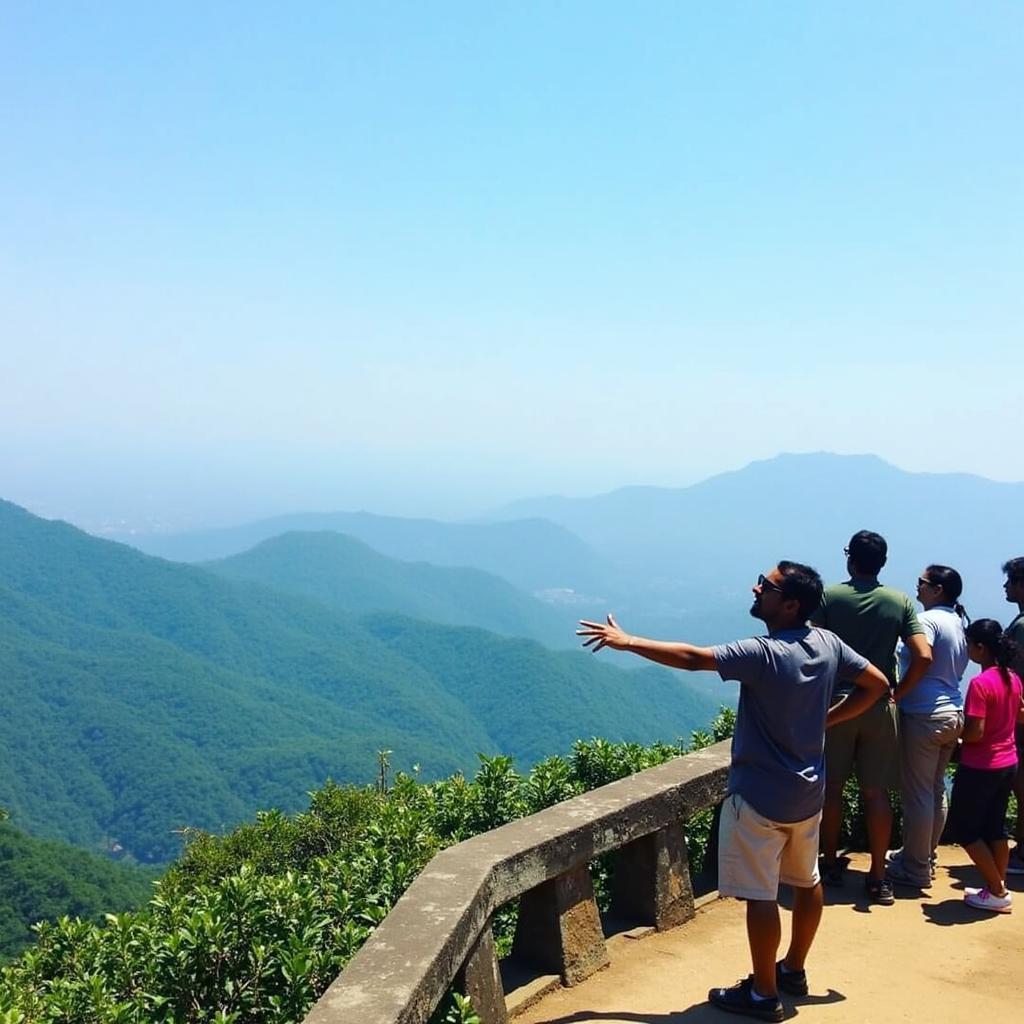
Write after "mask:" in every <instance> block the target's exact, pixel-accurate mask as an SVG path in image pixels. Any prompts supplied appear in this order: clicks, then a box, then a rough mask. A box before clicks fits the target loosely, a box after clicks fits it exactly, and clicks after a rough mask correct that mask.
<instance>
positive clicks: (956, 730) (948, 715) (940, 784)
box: [900, 711, 964, 885]
mask: <svg viewBox="0 0 1024 1024" xmlns="http://www.w3.org/2000/svg"><path fill="white" fill-rule="evenodd" d="M963 724H964V716H963V712H960V711H941V712H935V713H934V714H930V715H915V714H908V713H906V712H902V711H901V712H900V769H901V776H902V778H901V784H900V789H901V792H902V796H903V853H902V856H901V858H900V860H901V861H902V866H903V869H904V871H905V872H906V874H907V875H908V876H910V877H911V878H913V879H915V880H916V881H919V882H921V883H922V884H923V885H928V884H930V882H931V859H932V854H933V853H934V852H935V848H936V847H937V846H938V845H939V837H940V836H941V835H942V830H943V828H945V825H946V806H947V805H946V766H947V765H948V764H949V759H950V758H951V757H952V756H953V751H954V749H955V748H956V741H957V738H958V737H959V735H960V731H961V729H963Z"/></svg>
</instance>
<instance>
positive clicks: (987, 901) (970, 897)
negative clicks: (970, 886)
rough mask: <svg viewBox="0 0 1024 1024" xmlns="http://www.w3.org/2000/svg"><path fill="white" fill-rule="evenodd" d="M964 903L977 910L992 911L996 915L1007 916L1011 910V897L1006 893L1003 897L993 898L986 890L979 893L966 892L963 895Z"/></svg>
mask: <svg viewBox="0 0 1024 1024" xmlns="http://www.w3.org/2000/svg"><path fill="white" fill-rule="evenodd" d="M964 903H966V904H967V905H968V906H969V907H975V908H976V909H978V910H992V911H995V913H997V914H1008V913H1010V911H1011V910H1013V896H1012V894H1011V893H1010V892H1007V893H1006V895H1005V896H993V895H992V893H990V892H989V891H988V889H982V890H981V892H971V891H968V892H966V893H965V894H964Z"/></svg>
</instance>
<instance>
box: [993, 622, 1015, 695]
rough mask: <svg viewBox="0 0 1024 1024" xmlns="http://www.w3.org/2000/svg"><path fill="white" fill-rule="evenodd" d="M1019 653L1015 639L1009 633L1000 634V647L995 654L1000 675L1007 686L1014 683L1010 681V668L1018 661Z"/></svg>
mask: <svg viewBox="0 0 1024 1024" xmlns="http://www.w3.org/2000/svg"><path fill="white" fill-rule="evenodd" d="M1017 651H1018V645H1017V642H1016V641H1015V640H1014V639H1013V637H1011V636H1010V634H1009V633H1002V634H1000V636H999V646H998V648H997V649H996V650H995V651H994V652H993V653H994V654H995V656H996V664H997V665H998V666H999V674H1000V675H1001V676H1002V677H1003V682H1004V683H1006V685H1007V686H1009V685H1010V684H1011V682H1012V680H1011V679H1010V666H1011V665H1012V664H1013V663H1014V662H1015V661H1016V660H1017Z"/></svg>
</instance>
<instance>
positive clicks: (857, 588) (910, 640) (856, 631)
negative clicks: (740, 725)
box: [812, 530, 932, 905]
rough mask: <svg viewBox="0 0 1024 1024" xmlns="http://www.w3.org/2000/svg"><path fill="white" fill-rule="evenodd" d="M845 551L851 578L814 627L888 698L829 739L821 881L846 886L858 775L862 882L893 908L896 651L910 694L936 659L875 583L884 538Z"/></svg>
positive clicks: (855, 539)
mask: <svg viewBox="0 0 1024 1024" xmlns="http://www.w3.org/2000/svg"><path fill="white" fill-rule="evenodd" d="M845 553H846V569H847V572H849V574H850V578H849V579H848V580H847V581H846V582H845V583H836V584H833V585H832V586H830V587H826V589H825V595H824V598H823V599H822V602H821V607H820V608H819V610H818V611H817V613H816V614H815V615H813V616H812V621H813V622H814V623H815V624H816V625H818V626H824V627H825V628H826V629H830V630H832V632H833V633H836V634H837V635H838V636H839V638H840V639H841V640H843V641H845V642H846V643H847V644H849V645H850V646H851V647H852V648H853V649H854V650H855V651H856V652H857V653H858V654H861V655H863V656H864V657H865V658H867V659H868V661H870V662H871V664H872V665H874V666H875V668H877V669H879V670H880V671H881V672H882V673H883V674H884V675H885V676H886V678H887V679H888V680H889V686H890V693H887V694H886V695H885V696H884V697H883V698H882V699H881V700H879V701H878V703H877V704H876V705H875V706H874V707H873V708H871V710H870V711H867V712H865V713H864V714H863V715H861V716H860V718H857V719H853V720H851V721H849V722H845V723H843V724H842V725H838V726H835V727H834V728H832V729H830V730H829V731H828V733H827V734H826V736H825V807H824V810H823V811H822V818H821V852H822V878H823V880H824V881H825V883H826V884H832V885H839V884H841V883H842V867H841V866H840V864H839V863H838V861H837V858H836V854H837V851H838V847H839V833H840V831H841V829H842V824H843V786H844V785H845V783H846V780H847V779H848V778H849V777H850V775H851V773H852V772H853V771H856V773H857V782H858V783H859V785H860V790H861V794H862V797H863V801H864V816H865V818H866V823H867V832H868V845H869V847H870V850H871V868H870V870H869V871H868V877H867V879H866V882H865V884H866V887H867V892H868V896H869V897H870V899H871V900H872V901H873V902H875V903H881V904H885V905H889V904H891V903H893V901H894V896H893V891H892V885H891V883H890V882H888V881H887V880H886V877H885V853H886V849H887V847H888V846H889V840H890V839H891V837H892V804H891V803H890V801H889V790H890V789H895V788H897V787H898V786H899V738H898V729H897V721H898V718H897V712H896V705H895V704H894V703H893V700H892V696H891V691H892V690H894V689H895V688H896V685H897V677H896V645H897V643H898V642H899V641H900V640H902V641H903V642H904V643H905V644H906V645H907V647H908V648H909V650H910V655H911V661H910V666H909V668H908V670H907V674H906V678H905V679H903V680H902V681H901V684H902V686H904V687H906V688H908V689H909V688H910V687H912V686H914V685H915V684H916V683H917V681H918V680H919V679H920V678H921V677H922V676H923V675H924V674H925V672H926V671H927V669H928V665H929V664H930V663H931V658H932V654H931V648H930V647H929V646H928V642H927V640H925V638H924V630H923V629H922V628H921V625H920V623H919V622H918V621H917V614H916V613H915V611H914V605H913V604H912V602H911V600H910V598H909V597H907V595H906V594H904V593H902V592H901V591H899V590H894V589H892V588H891V587H886V586H883V585H882V584H881V583H879V582H878V573H879V571H880V570H881V568H882V566H883V565H885V562H886V557H887V555H888V545H887V544H886V542H885V539H884V538H883V537H881V536H880V535H879V534H877V533H872V532H870V531H869V530H861V531H860V532H859V533H855V534H854V535H853V536H852V537H851V538H850V544H849V547H847V548H846V551H845ZM845 693H846V688H845V687H844V686H842V685H837V687H836V689H835V692H834V693H833V697H834V698H835V699H836V700H838V699H839V698H840V697H842V696H845Z"/></svg>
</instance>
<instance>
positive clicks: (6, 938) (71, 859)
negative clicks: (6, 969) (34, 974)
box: [0, 822, 156, 959]
mask: <svg viewBox="0 0 1024 1024" xmlns="http://www.w3.org/2000/svg"><path fill="white" fill-rule="evenodd" d="M155 878H156V872H155V871H154V870H153V869H149V870H144V869H142V868H138V867H135V866H133V865H129V864H116V863H114V862H113V861H110V860H108V859H107V858H106V857H101V856H99V855H97V854H93V853H89V852H87V851H86V850H79V849H76V848H75V847H73V846H69V845H68V844H67V843H60V842H55V841H53V840H49V839H36V838H35V837H33V836H28V835H25V834H24V833H23V832H19V831H18V830H17V829H16V828H14V827H13V826H12V825H10V824H9V823H7V822H4V823H0V959H3V958H7V957H10V956H12V955H14V954H15V953H18V952H20V951H21V950H22V949H23V948H24V947H25V946H27V945H29V944H30V943H31V942H32V941H33V934H32V925H33V924H35V923H36V922H38V921H53V920H56V919H57V918H58V917H60V916H61V915H64V914H70V915H73V916H75V917H81V918H85V919H86V920H92V921H96V920H99V919H100V918H101V917H102V915H104V914H108V913H111V914H113V913H120V912H121V911H123V910H134V909H137V908H139V907H142V906H144V905H145V904H146V903H148V902H149V900H150V898H151V897H152V895H153V881H154V880H155Z"/></svg>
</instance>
